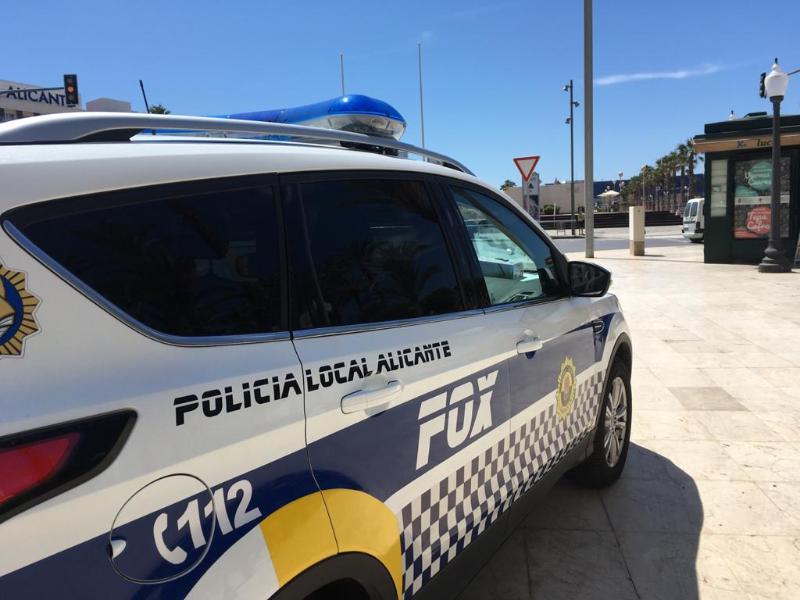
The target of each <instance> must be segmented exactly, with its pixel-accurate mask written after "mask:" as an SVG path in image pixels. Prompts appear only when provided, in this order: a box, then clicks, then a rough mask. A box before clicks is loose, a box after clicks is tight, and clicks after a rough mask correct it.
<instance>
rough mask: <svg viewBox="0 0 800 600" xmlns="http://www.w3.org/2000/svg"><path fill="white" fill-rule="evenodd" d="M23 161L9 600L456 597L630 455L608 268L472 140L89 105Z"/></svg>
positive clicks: (6, 495)
mask: <svg viewBox="0 0 800 600" xmlns="http://www.w3.org/2000/svg"><path fill="white" fill-rule="evenodd" d="M376 118H378V119H379V117H376ZM151 130H169V131H183V132H194V135H195V136H197V137H187V136H183V137H180V136H161V135H150V133H149V132H150V131H151ZM217 131H224V132H227V133H226V135H236V134H247V135H249V136H250V137H253V136H255V137H259V136H261V137H270V136H271V137H273V139H272V140H271V141H270V140H252V139H249V140H241V139H234V138H231V137H228V138H227V139H219V138H216V137H204V136H205V134H206V133H207V132H217ZM142 132H145V133H142ZM198 132H203V133H198ZM275 136H278V139H275ZM304 140H305V141H304ZM309 140H311V141H309ZM365 150H366V151H365ZM409 154H417V155H421V156H422V157H423V158H425V160H423V161H419V160H410V159H408V158H407V155H409ZM0 181H2V182H3V191H2V195H0V220H1V221H2V230H1V231H0V381H2V386H0V387H2V391H0V548H2V552H0V598H4V599H6V598H8V599H13V598H52V597H58V598H104V599H105V598H115V599H118V598H163V599H167V598H168V599H172V598H244V599H251V598H259V599H266V598H277V599H287V598H314V599H328V598H353V599H359V598H369V599H382V600H385V599H389V598H392V599H400V598H403V599H407V598H411V597H414V598H425V597H427V598H443V597H448V596H449V595H452V594H454V593H457V592H458V591H459V588H460V587H463V585H465V583H466V582H468V581H469V579H470V576H471V575H472V574H474V572H475V567H476V565H478V564H480V561H481V560H483V557H486V556H487V554H488V553H490V552H491V551H492V550H493V549H495V548H496V547H497V546H498V545H499V543H500V542H502V540H503V539H504V538H505V536H506V535H507V534H508V533H509V531H510V528H511V527H513V526H514V525H515V523H517V522H518V521H519V520H520V519H521V518H522V516H523V515H524V514H525V512H526V511H527V510H528V508H529V507H530V505H531V504H532V503H533V502H534V501H535V500H536V499H537V498H538V497H539V496H541V494H542V493H543V492H544V491H546V490H547V489H548V488H549V487H550V486H551V485H552V484H553V483H554V482H555V481H556V480H557V479H558V478H560V477H561V476H562V475H564V474H569V476H571V477H572V478H574V479H575V480H576V481H578V482H580V483H583V484H586V485H588V486H595V487H599V486H605V485H608V484H611V483H612V482H613V481H615V480H616V479H617V478H618V477H619V475H620V473H621V471H622V469H623V467H624V464H625V459H626V454H627V450H628V444H629V437H630V424H631V399H632V398H631V388H630V372H631V358H632V352H631V341H630V337H629V333H628V328H627V326H626V324H625V321H624V319H623V316H622V313H621V311H620V307H619V304H618V302H617V300H616V298H615V297H614V296H613V295H610V294H608V287H609V284H610V275H609V273H608V272H607V271H605V270H604V269H602V268H600V267H598V266H596V265H593V264H588V263H582V262H568V261H567V260H566V259H565V257H564V256H563V255H562V254H561V253H560V252H559V251H558V250H557V249H556V248H555V247H554V246H553V244H552V243H551V241H550V240H549V238H548V237H547V236H546V235H545V234H544V233H543V232H542V230H541V229H540V228H539V227H538V225H537V224H536V223H535V222H533V221H532V220H531V219H530V218H529V216H528V215H526V214H524V213H523V212H522V211H521V210H519V209H518V208H517V207H516V206H515V205H514V204H513V203H512V202H511V201H509V199H508V198H507V197H506V196H504V195H502V194H499V193H497V192H496V191H495V190H493V189H492V188H491V187H490V186H488V185H486V184H484V183H482V182H481V181H479V180H478V179H476V178H475V177H473V176H472V175H471V174H470V172H469V171H468V170H467V169H466V168H465V167H463V166H462V165H460V164H459V163H458V162H457V161H455V160H453V159H451V158H448V157H446V156H442V155H439V154H437V153H434V152H431V151H428V150H423V149H420V148H415V147H413V146H410V145H407V144H404V143H402V142H400V141H398V140H396V139H394V138H393V137H378V136H374V135H373V136H370V135H366V134H363V133H357V132H354V131H333V130H326V129H319V128H309V127H303V126H296V125H287V124H275V123H256V122H253V121H245V120H238V119H230V120H223V119H209V118H198V117H180V116H174V115H169V116H158V115H135V114H111V113H83V114H68V115H53V116H45V117H33V118H30V119H22V120H19V121H17V122H12V123H7V124H4V125H0ZM476 223H479V224H480V226H479V227H478V226H475V224H476ZM468 225H469V226H468Z"/></svg>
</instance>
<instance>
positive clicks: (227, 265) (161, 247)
mask: <svg viewBox="0 0 800 600" xmlns="http://www.w3.org/2000/svg"><path fill="white" fill-rule="evenodd" d="M206 185H207V186H208V187H205V186H204V187H203V188H200V186H197V185H195V186H194V187H197V188H199V191H197V192H192V193H187V191H182V190H181V189H176V188H175V187H167V186H164V187H161V188H159V189H158V190H154V189H153V188H142V189H141V190H127V191H124V192H109V193H104V194H96V195H93V196H89V197H82V198H65V199H61V200H55V201H52V202H46V203H42V204H38V205H31V206H28V207H24V208H21V209H18V210H17V211H15V212H14V213H12V214H11V215H10V217H9V220H10V221H11V222H12V223H13V224H14V225H15V226H16V227H17V228H18V229H20V230H21V231H22V233H24V234H25V236H26V237H27V238H28V239H30V240H31V241H32V242H33V243H34V244H36V245H37V246H38V247H39V248H41V249H42V250H43V251H44V252H45V253H46V254H47V255H49V256H50V257H51V258H52V259H53V260H54V261H56V262H57V263H59V264H60V265H61V266H62V267H64V268H65V269H66V270H67V271H69V272H70V273H71V274H72V275H73V276H74V277H76V278H77V279H78V280H80V281H81V282H82V283H83V284H85V285H86V286H88V287H89V288H91V289H92V290H94V292H96V293H97V294H99V295H100V296H102V297H103V298H104V299H105V300H107V301H108V302H110V303H111V304H113V305H115V306H116V307H117V308H118V309H120V310H121V311H123V312H124V313H126V314H127V315H129V316H131V317H133V318H134V319H136V320H137V321H139V322H140V323H143V324H144V325H146V326H148V327H150V328H152V329H154V330H156V331H158V332H161V333H165V334H169V335H176V336H184V337H208V336H221V335H242V334H258V333H270V332H276V331H280V330H281V329H283V328H285V326H284V325H282V309H281V302H282V294H281V259H280V256H281V253H280V247H279V237H278V222H277V217H276V208H275V198H274V194H273V191H272V188H271V187H269V186H263V187H261V186H259V187H237V188H235V189H219V186H217V191H214V189H213V188H214V184H212V183H209V184H206Z"/></svg>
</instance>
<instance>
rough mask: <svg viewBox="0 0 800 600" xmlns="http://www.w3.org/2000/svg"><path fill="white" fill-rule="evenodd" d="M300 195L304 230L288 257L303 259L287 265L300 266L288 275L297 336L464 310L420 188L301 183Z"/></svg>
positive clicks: (392, 183) (389, 183)
mask: <svg viewBox="0 0 800 600" xmlns="http://www.w3.org/2000/svg"><path fill="white" fill-rule="evenodd" d="M299 194H300V201H301V205H302V214H303V217H304V218H303V223H302V224H301V226H300V229H303V230H304V231H303V232H302V233H298V234H297V236H298V237H297V238H295V239H294V240H293V241H294V248H295V251H294V252H293V255H294V256H295V257H297V256H298V255H299V254H303V253H304V254H305V257H304V260H303V261H292V264H293V265H303V266H299V267H294V268H293V280H294V286H295V292H294V300H293V303H292V309H293V317H292V320H293V326H294V327H295V328H296V329H308V328H314V327H325V326H337V325H353V324H361V323H375V322H381V321H393V320H399V319H409V318H415V317H424V316H430V315H440V314H444V313H450V312H456V311H460V310H463V299H462V296H461V291H460V288H459V285H458V281H457V278H456V274H455V271H454V267H453V263H452V260H451V256H450V252H449V250H448V246H447V244H446V241H445V236H444V234H443V231H442V228H441V225H440V223H439V220H438V218H437V214H436V211H435V209H434V206H433V204H432V202H431V199H430V198H429V197H428V194H427V192H426V190H425V187H424V185H423V184H422V183H421V182H418V181H406V180H382V179H375V180H330V181H319V182H309V183H301V184H300V185H299ZM294 235H295V234H293V235H292V236H290V238H291V237H293V236H294ZM297 244H300V245H304V246H305V247H304V248H302V249H299V248H298V246H297Z"/></svg>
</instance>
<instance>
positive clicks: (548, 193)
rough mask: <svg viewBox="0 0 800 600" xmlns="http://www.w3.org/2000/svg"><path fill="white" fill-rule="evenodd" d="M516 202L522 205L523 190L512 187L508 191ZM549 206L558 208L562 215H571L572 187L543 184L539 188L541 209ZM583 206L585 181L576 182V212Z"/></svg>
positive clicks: (561, 184) (558, 184)
mask: <svg viewBox="0 0 800 600" xmlns="http://www.w3.org/2000/svg"><path fill="white" fill-rule="evenodd" d="M505 192H506V194H508V195H509V196H510V197H511V199H512V200H514V202H516V203H517V204H519V205H520V206H523V204H522V188H521V187H518V186H517V187H512V188H508V189H506V191H505ZM548 204H553V205H555V206H557V207H558V208H559V209H560V210H559V212H561V213H569V209H570V185H569V182H566V183H543V184H541V185H540V186H539V209H540V210H541V209H544V207H545V206H546V205H548ZM581 206H583V181H576V182H575V210H578V208H579V207H581Z"/></svg>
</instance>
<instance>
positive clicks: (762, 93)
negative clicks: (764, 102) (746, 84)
mask: <svg viewBox="0 0 800 600" xmlns="http://www.w3.org/2000/svg"><path fill="white" fill-rule="evenodd" d="M766 78H767V74H766V73H762V74H761V85H759V87H758V95H759V96H761V97H762V98H766V97H767V89H766V88H765V87H764V80H765V79H766Z"/></svg>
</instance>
